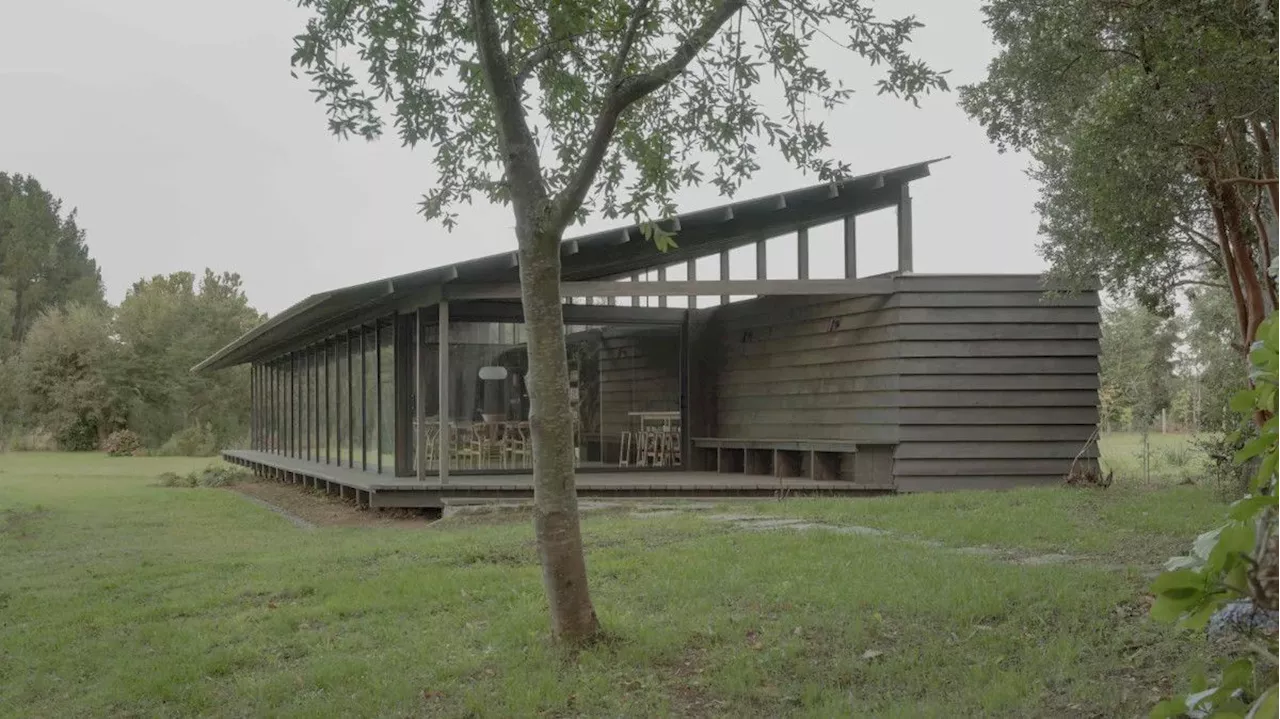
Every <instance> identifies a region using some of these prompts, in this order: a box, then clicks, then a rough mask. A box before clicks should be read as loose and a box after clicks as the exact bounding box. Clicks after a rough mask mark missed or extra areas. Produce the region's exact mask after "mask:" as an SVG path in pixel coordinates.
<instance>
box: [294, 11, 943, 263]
mask: <svg viewBox="0 0 1280 719" xmlns="http://www.w3.org/2000/svg"><path fill="white" fill-rule="evenodd" d="M300 5H302V6H303V7H304V8H306V9H307V10H309V11H310V12H311V14H312V16H311V18H310V19H309V20H308V22H307V27H306V31H305V32H303V33H302V34H300V35H299V36H298V37H297V38H296V39H295V43H296V47H295V51H294V54H293V59H292V63H293V66H294V67H295V68H297V69H300V70H302V71H304V72H305V73H306V75H307V76H308V77H309V78H310V79H311V80H312V83H313V84H314V86H315V94H316V100H317V101H318V102H322V103H324V104H325V106H326V109H327V111H328V115H329V129H330V130H331V131H332V132H333V133H334V134H336V135H339V136H342V137H347V136H350V135H356V136H362V137H365V138H375V137H379V136H380V135H381V134H382V133H383V131H384V128H385V126H386V125H387V124H393V125H394V127H395V131H396V132H397V134H398V135H399V137H400V139H401V140H402V141H403V142H404V144H406V145H409V146H416V145H418V144H420V143H422V144H428V145H430V146H431V148H432V150H433V152H434V164H435V169H436V173H435V177H436V184H435V186H434V187H433V188H432V189H431V190H430V191H429V192H428V193H427V194H426V196H425V197H424V199H423V201H422V212H423V213H424V214H425V215H426V216H427V217H428V218H439V219H441V220H442V222H443V223H444V225H445V226H446V227H452V226H453V223H454V216H453V214H452V212H451V208H452V207H454V206H456V205H457V204H459V203H465V202H470V201H471V200H472V198H473V197H474V196H477V195H479V196H482V197H485V198H487V199H489V200H490V201H493V202H501V203H507V202H510V200H511V188H510V186H509V185H508V183H507V178H505V177H504V174H505V172H506V167H505V163H506V162H507V161H508V160H509V159H510V158H509V157H507V156H504V154H503V153H504V149H503V148H504V145H505V143H506V142H507V141H511V142H515V141H516V138H512V137H507V138H505V139H504V137H503V136H502V133H503V132H504V130H503V128H504V127H507V126H508V123H514V124H523V123H526V121H527V125H528V127H529V130H530V134H531V136H532V142H534V143H535V144H536V146H537V147H536V148H534V149H535V150H536V152H537V160H536V161H537V162H538V163H539V164H542V165H543V166H542V167H540V168H537V171H538V172H540V174H541V175H542V177H541V178H540V179H541V181H542V183H543V185H544V187H543V189H544V190H545V192H546V194H547V195H548V196H560V198H561V199H562V200H564V202H563V203H562V204H561V207H560V208H559V209H561V210H563V211H565V212H566V213H567V214H568V215H570V216H577V217H579V218H582V217H585V215H586V214H588V213H590V212H593V211H596V210H599V211H601V212H602V213H603V214H604V215H605V216H606V217H618V216H628V217H635V218H639V219H643V218H648V217H651V216H655V217H663V216H667V215H669V214H671V213H672V212H673V210H674V204H673V198H674V196H675V193H676V192H677V191H678V190H679V189H680V188H682V187H685V186H690V185H699V184H702V183H704V182H709V183H711V184H713V185H715V186H716V187H717V188H719V190H720V191H721V192H722V193H724V194H729V193H731V192H733V191H734V190H735V189H736V188H737V187H738V186H739V185H740V184H741V182H742V180H743V179H745V178H747V177H750V176H751V175H752V174H753V173H754V172H755V171H756V170H757V169H758V167H759V166H758V165H757V163H756V154H757V151H758V148H760V147H762V146H765V145H767V146H769V147H771V148H774V149H775V150H777V151H778V152H779V153H780V154H781V155H782V156H783V157H785V158H786V159H787V160H789V161H790V162H792V163H794V164H795V165H797V166H798V167H801V168H804V169H806V170H809V171H811V172H814V173H815V174H817V175H819V176H820V177H823V178H830V177H834V176H837V175H842V174H846V173H847V171H848V167H847V165H845V164H844V163H841V162H833V161H831V160H828V159H825V158H823V156H822V155H823V151H825V150H826V149H827V147H828V146H829V144H830V142H829V138H828V134H827V129H826V127H825V126H824V125H823V122H822V116H823V113H822V112H820V110H826V109H830V108H831V107H833V106H835V105H838V104H841V103H843V102H844V101H846V100H847V99H848V98H849V97H850V95H851V94H852V92H853V91H852V89H850V88H846V87H844V85H843V84H842V83H841V82H840V81H839V80H838V79H837V78H834V77H832V76H831V70H833V69H840V68H841V66H842V65H843V64H844V62H845V57H847V56H842V55H840V54H835V55H832V56H831V57H836V58H840V59H839V60H838V61H836V62H833V63H832V64H831V67H830V68H828V67H824V66H822V64H820V63H819V61H818V59H819V55H818V54H817V53H813V52H812V49H811V48H812V46H814V45H817V44H819V43H821V44H825V45H828V46H830V47H831V48H835V49H839V48H845V49H846V50H848V51H850V52H851V53H852V54H855V55H858V56H861V57H862V58H863V59H865V60H866V61H867V62H868V63H869V64H871V65H873V66H878V67H880V68H882V69H883V73H882V75H881V77H880V79H879V80H878V81H877V82H876V89H877V92H880V93H888V94H891V95H896V96H900V97H904V98H906V99H909V100H912V101H915V100H916V98H917V97H919V96H921V95H923V94H926V93H928V92H929V91H931V90H934V89H940V88H941V89H945V88H946V82H945V79H944V77H943V74H942V73H939V72H936V71H934V70H932V69H931V68H929V67H928V66H927V65H925V64H924V63H923V62H921V61H919V60H917V59H915V58H913V57H912V56H911V55H910V54H909V53H908V52H907V45H908V43H909V41H910V38H911V34H912V32H913V31H914V30H916V29H917V28H919V27H920V23H919V22H918V21H917V20H916V19H915V18H913V17H904V18H900V19H894V20H880V19H878V18H876V17H875V16H874V14H873V12H872V10H871V8H870V7H869V6H868V5H869V4H868V3H865V2H862V1H861V0H822V1H820V2H804V3H750V4H748V3H745V2H741V0H731V1H730V2H724V3H719V2H716V3H712V2H701V1H700V2H692V3H666V2H662V3H657V2H647V1H646V0H641V1H640V2H635V3H630V2H612V3H604V4H601V3H598V2H594V1H591V2H587V1H583V0H578V1H574V2H557V3H539V4H537V5H536V9H530V7H529V6H526V5H521V4H519V3H512V2H505V1H494V2H489V1H488V0H479V1H478V2H474V3H470V4H468V3H424V2H422V1H421V0H410V1H409V2H399V3H381V2H372V1H371V0H354V1H353V2H343V3H334V2H328V1H327V0H301V2H300ZM468 5H470V8H469V7H468ZM744 6H745V8H744ZM480 12H483V13H486V14H487V13H492V22H493V24H494V25H496V32H497V34H498V35H499V36H500V37H501V38H502V41H501V44H502V47H501V48H500V52H501V54H502V55H503V57H502V58H500V60H501V62H502V64H503V65H504V67H506V68H507V69H508V70H509V74H510V75H511V77H510V78H509V79H508V78H505V77H498V78H491V79H492V80H493V82H494V86H493V87H494V92H495V93H496V94H499V95H502V96H504V97H508V98H511V102H513V103H515V104H516V105H517V106H518V107H520V108H521V109H522V114H523V115H524V116H525V117H523V118H520V119H518V120H517V119H513V118H512V117H511V116H510V115H508V114H504V113H503V112H501V111H499V110H498V109H497V107H496V106H495V104H494V98H493V96H492V95H491V93H490V86H489V85H488V84H487V80H486V72H488V71H487V70H485V68H486V67H487V66H486V64H485V62H484V58H483V57H482V55H481V53H480V52H479V50H478V48H477V33H476V30H475V28H476V27H477V24H478V23H477V20H476V17H475V14H476V13H480ZM686 53H688V54H686ZM353 60H358V61H359V64H358V65H357V66H356V67H353V66H352V65H351V64H349V63H351V61H353ZM686 63H687V64H686ZM361 66H362V67H363V68H364V69H366V70H367V72H363V73H362V72H360V71H359V70H358V69H357V67H361ZM775 96H777V97H778V98H779V99H780V100H781V102H778V101H776V100H774V97H775ZM774 108H779V109H777V110H774ZM384 113H386V114H389V115H390V116H391V118H390V119H388V118H385V117H384ZM497 120H501V121H502V122H498V121H497ZM615 120H616V125H615V124H613V121H615ZM584 183H585V184H584ZM575 186H576V187H575ZM656 239H657V240H658V241H659V242H660V243H661V242H662V241H663V239H664V238H663V236H662V235H658V236H657V238H656ZM665 239H667V240H669V239H670V238H669V237H666V238H665Z"/></svg>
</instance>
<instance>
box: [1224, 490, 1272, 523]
mask: <svg viewBox="0 0 1280 719" xmlns="http://www.w3.org/2000/svg"><path fill="white" fill-rule="evenodd" d="M1274 506H1276V498H1275V497H1269V496H1266V495H1261V496H1255V497H1245V498H1244V499H1238V500H1236V501H1235V502H1232V503H1231V510H1230V511H1228V512H1227V516H1228V517H1230V518H1231V519H1233V520H1235V521H1237V522H1247V521H1249V520H1250V519H1253V517H1254V515H1256V514H1257V513H1258V512H1261V511H1263V510H1264V509H1266V508H1267V507H1274Z"/></svg>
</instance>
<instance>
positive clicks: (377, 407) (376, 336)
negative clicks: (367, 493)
mask: <svg viewBox="0 0 1280 719" xmlns="http://www.w3.org/2000/svg"><path fill="white" fill-rule="evenodd" d="M394 317H395V315H392V318H394ZM394 326H395V323H394V321H393V322H392V327H393V328H394ZM373 388H374V389H373V391H374V395H373V412H374V414H375V415H376V416H375V417H374V418H373V427H374V431H373V436H374V437H376V438H377V442H378V446H377V447H376V449H377V452H376V454H377V455H378V474H382V322H381V321H379V320H374V321H373Z"/></svg>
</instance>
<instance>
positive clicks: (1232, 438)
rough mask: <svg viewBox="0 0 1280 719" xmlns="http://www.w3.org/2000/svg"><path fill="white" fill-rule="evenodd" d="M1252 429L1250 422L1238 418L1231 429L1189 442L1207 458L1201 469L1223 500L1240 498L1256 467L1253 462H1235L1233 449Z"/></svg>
mask: <svg viewBox="0 0 1280 719" xmlns="http://www.w3.org/2000/svg"><path fill="white" fill-rule="evenodd" d="M1255 433H1256V430H1255V429H1254V427H1253V423H1252V422H1249V421H1245V422H1241V423H1240V424H1239V426H1238V427H1237V428H1236V429H1235V430H1234V431H1231V432H1225V433H1222V434H1210V435H1205V436H1202V437H1196V438H1195V439H1194V440H1192V444H1194V445H1195V447H1196V448H1197V449H1199V450H1200V451H1201V452H1203V453H1204V455H1205V456H1206V457H1208V458H1209V461H1208V462H1207V463H1206V467H1205V473H1206V474H1207V475H1208V477H1209V480H1210V481H1211V482H1212V483H1213V491H1214V493H1215V494H1216V495H1217V496H1218V497H1219V498H1220V499H1224V500H1227V501H1234V500H1237V499H1240V498H1241V497H1243V496H1244V495H1246V494H1248V492H1249V481H1250V480H1251V479H1252V478H1253V474H1254V472H1255V471H1256V467H1255V466H1254V464H1253V463H1237V462H1236V461H1235V456H1236V452H1239V451H1240V449H1241V448H1242V447H1244V444H1245V442H1246V441H1247V440H1248V439H1250V438H1251V437H1252V435H1254V434H1255Z"/></svg>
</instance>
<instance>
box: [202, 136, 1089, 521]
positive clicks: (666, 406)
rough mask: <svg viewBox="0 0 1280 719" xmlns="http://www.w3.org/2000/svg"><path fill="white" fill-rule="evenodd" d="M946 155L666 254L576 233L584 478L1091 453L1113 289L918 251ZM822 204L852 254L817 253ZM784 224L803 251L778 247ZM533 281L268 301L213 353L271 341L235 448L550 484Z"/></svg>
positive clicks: (783, 197)
mask: <svg viewBox="0 0 1280 719" xmlns="http://www.w3.org/2000/svg"><path fill="white" fill-rule="evenodd" d="M931 162H932V161H930V162H922V163H918V164H914V165H908V166H904V167H899V168H893V169H888V170H882V171H880V172H875V173H870V174H867V175H862V176H859V177H853V178H849V179H846V180H843V181H841V182H834V183H825V184H820V185H814V186H811V187H804V188H799V189H796V190H791V191H788V192H784V193H780V194H777V195H773V196H769V197H762V198H755V199H751V200H744V201H737V202H733V203H730V204H727V205H723V206H720V207H713V208H709V209H705V210H700V211H696V212H691V213H686V214H682V215H679V216H678V217H676V218H674V219H673V220H671V221H670V227H669V228H668V229H669V230H671V231H673V232H674V233H675V234H676V238H677V242H678V244H679V246H678V247H676V248H674V249H671V250H669V251H668V252H665V253H663V252H659V251H658V250H657V249H656V248H655V247H654V245H653V244H652V243H650V242H648V241H646V240H645V239H644V237H643V233H642V232H641V229H640V228H639V227H637V226H632V227H622V228H617V229H613V230H608V231H604V232H597V233H592V234H589V235H585V236H580V237H576V238H573V239H569V240H566V241H565V242H564V243H563V245H562V258H561V259H562V265H563V269H562V273H563V274H562V277H563V279H562V282H563V292H564V294H565V298H566V299H565V305H564V314H565V322H566V325H567V329H566V336H565V342H566V349H567V354H568V357H569V363H570V387H569V391H570V397H571V400H572V403H573V407H574V419H575V432H574V437H575V440H574V441H575V446H576V449H575V451H576V456H577V463H578V488H579V491H580V493H582V494H586V495H596V496H610V497H612V496H720V495H741V496H771V495H791V494H824V495H827V494H856V493H872V492H881V493H882V492H904V491H926V490H953V489H968V488H1000V487H1016V486H1024V485H1032V484H1050V483H1057V482H1060V481H1062V479H1063V477H1064V476H1065V475H1066V474H1067V473H1068V472H1069V471H1070V470H1071V469H1072V467H1073V466H1076V465H1083V466H1090V465H1093V464H1095V463H1096V457H1097V449H1096V443H1095V441H1094V439H1095V436H1096V428H1097V422H1098V410H1097V405H1098V338H1099V313H1098V295H1097V293H1096V291H1082V292H1080V291H1077V292H1048V291H1047V290H1049V289H1050V288H1046V287H1045V286H1044V284H1043V283H1042V280H1041V278H1039V277H1038V276H1030V275H937V274H928V275H926V274H917V273H914V272H913V271H912V264H913V262H912V228H911V198H910V194H909V185H910V183H911V182H913V181H916V180H919V179H922V178H924V177H926V176H927V175H928V174H929V165H930V164H931ZM888 208H896V210H897V228H898V231H897V249H898V253H897V254H898V269H897V271H895V272H892V273H887V274H881V275H875V276H860V275H859V273H858V268H857V239H858V238H857V217H858V216H859V215H862V214H865V213H868V212H873V211H876V210H882V209H888ZM824 225H834V226H836V227H838V228H839V235H840V237H841V251H842V255H843V267H842V268H840V269H841V270H842V274H843V275H844V276H843V277H842V278H827V279H814V278H811V277H810V270H811V261H810V240H809V235H810V232H811V231H813V230H814V228H818V227H821V226H824ZM773 238H787V240H786V241H787V242H788V243H789V246H791V245H793V246H794V248H795V250H794V252H793V253H792V256H793V257H794V261H795V266H794V267H793V268H785V270H784V268H777V267H773V268H771V267H769V266H768V254H767V253H766V252H765V249H764V248H765V244H764V242H765V240H769V239H773ZM748 246H751V247H754V248H755V252H754V256H755V267H754V270H755V272H754V276H752V277H750V278H745V279H742V278H734V277H733V276H732V273H731V272H730V271H729V270H730V262H729V252H730V251H732V250H734V249H737V248H740V247H748ZM699 260H702V262H699ZM708 262H710V263H711V264H712V266H718V269H719V270H720V271H719V273H718V276H716V277H714V278H708V277H706V276H705V274H706V266H707V264H708ZM700 266H702V267H703V272H702V275H703V276H699V272H698V269H699V267H700ZM771 270H772V271H773V272H774V273H775V274H777V275H784V274H785V275H788V276H790V277H793V279H773V278H771V277H770V273H771ZM671 276H679V277H680V278H681V279H669V278H670V277H671ZM518 282H519V280H518V268H517V259H516V255H515V253H513V252H509V253H503V254H499V255H492V256H489V257H483V258H479V259H476V260H471V261H467V262H462V263H458V264H453V265H446V266H442V267H436V268H432V269H428V270H422V271H419V272H413V273H409V274H405V275H400V276H396V277H391V278H387V279H382V280H378V281H375V282H369V283H365V284H361V285H355V286H352V287H347V288H343V289H338V290H333V291H330V292H325V293H321V294H318V295H314V296H312V297H309V298H307V299H305V300H303V301H301V302H299V303H298V304H296V305H294V306H293V307H291V308H289V309H288V310H286V311H284V312H282V313H281V314H279V315H277V316H276V317H273V318H271V319H270V320H268V321H266V322H264V323H263V324H262V325H261V326H260V327H257V328H255V329H254V330H252V331H250V332H248V333H246V334H245V335H244V336H243V337H241V338H239V339H237V340H236V341H235V342H233V343H231V344H230V345H228V346H227V347H224V348H223V349H222V350H220V351H219V352H217V353H216V354H215V355H213V356H212V357H209V358H208V359H206V360H205V361H204V362H202V363H201V364H200V365H198V366H197V367H196V370H197V371H211V370H217V369H219V368H225V367H229V366H233V365H238V364H244V363H249V364H251V365H252V375H251V376H252V383H253V391H252V398H253V411H252V417H253V422H252V436H251V443H250V446H249V447H245V448H242V449H235V450H229V451H227V452H225V453H224V456H225V457H226V458H227V459H228V460H230V461H233V462H237V463H239V464H243V465H246V466H249V467H252V468H253V469H254V470H255V471H257V472H259V473H261V474H264V475H268V476H273V477H279V478H282V479H285V480H289V481H297V482H302V483H306V484H308V485H312V486H316V487H322V488H325V489H327V490H329V491H332V492H336V493H339V494H342V495H344V496H348V495H349V496H351V497H353V498H355V499H356V500H357V501H359V502H362V503H365V504H368V505H370V506H424V507H430V506H439V505H440V503H441V502H443V501H445V500H447V499H450V498H460V497H465V498H486V497H487V498H505V497H527V496H530V495H531V492H532V469H531V461H530V457H531V454H530V444H529V443H530V432H529V427H530V422H531V421H533V418H532V417H531V412H530V410H531V408H530V406H529V400H528V394H527V392H526V390H525V385H524V377H525V375H526V374H527V370H528V365H527V356H526V352H525V348H524V342H525V339H524V331H525V328H524V326H523V324H522V317H521V307H520V301H519V283H518Z"/></svg>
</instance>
